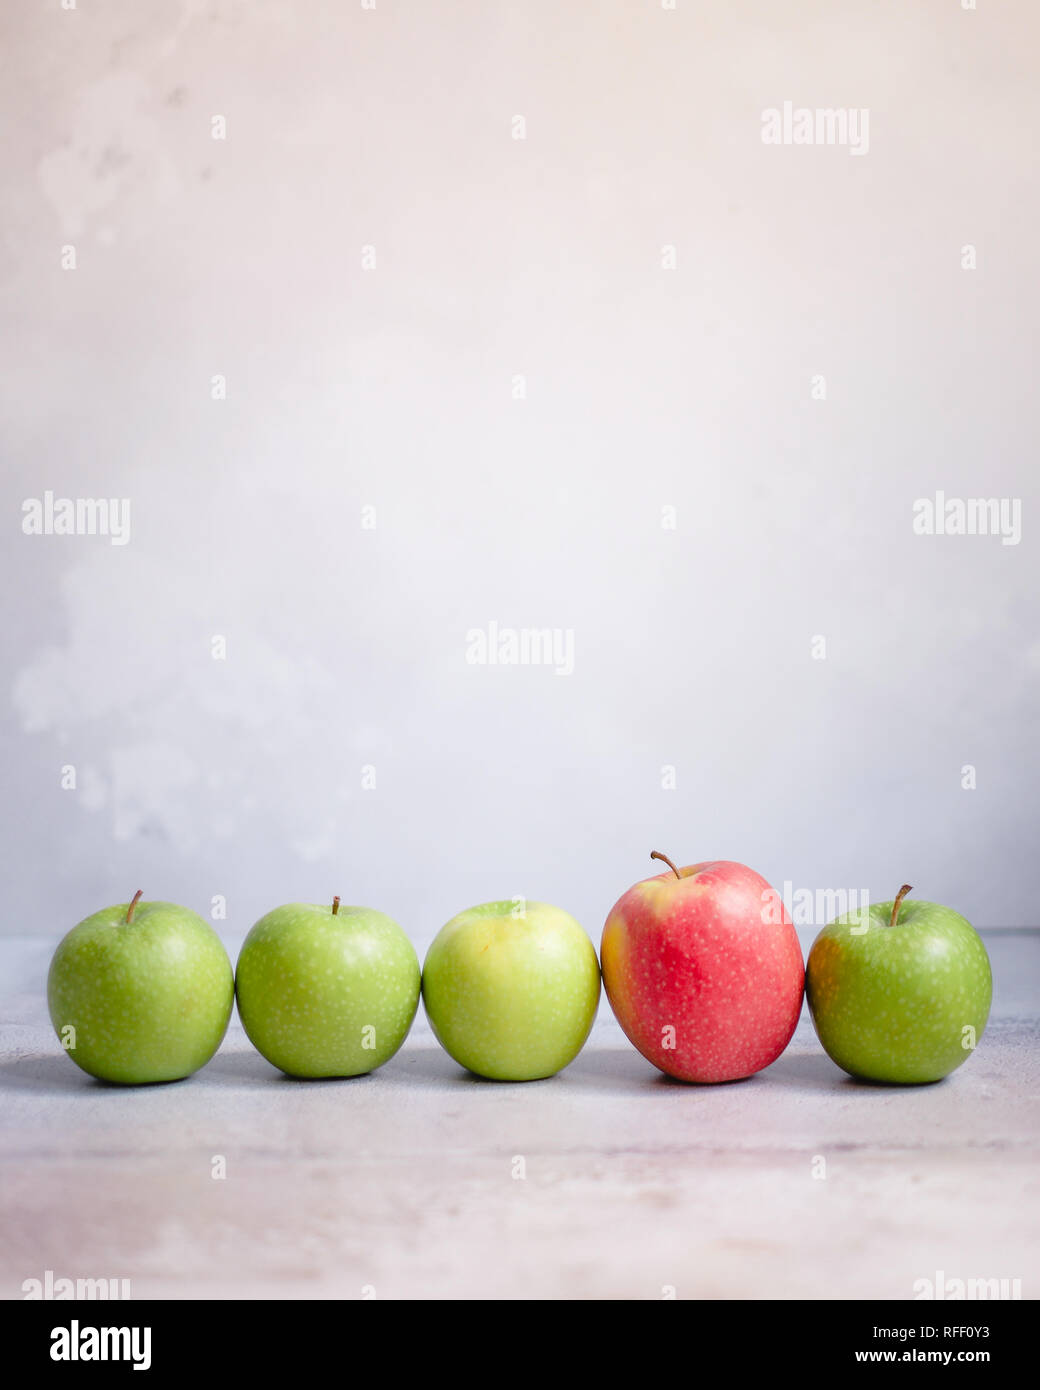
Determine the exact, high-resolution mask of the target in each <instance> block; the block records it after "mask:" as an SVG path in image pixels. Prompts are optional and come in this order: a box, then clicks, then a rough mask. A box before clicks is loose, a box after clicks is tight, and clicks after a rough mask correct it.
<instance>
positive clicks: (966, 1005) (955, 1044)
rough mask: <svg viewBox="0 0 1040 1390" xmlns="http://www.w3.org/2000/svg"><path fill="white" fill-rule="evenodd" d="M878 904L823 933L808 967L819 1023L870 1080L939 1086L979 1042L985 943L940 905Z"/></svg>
mask: <svg viewBox="0 0 1040 1390" xmlns="http://www.w3.org/2000/svg"><path fill="white" fill-rule="evenodd" d="M910 891H911V889H910V886H909V885H908V884H904V885H903V887H902V888H901V889H900V891H899V894H898V895H897V896H896V898H895V899H894V900H893V901H892V902H885V903H872V904H871V905H870V906H869V907H868V908H861V909H859V910H858V911H855V912H849V913H846V914H845V915H844V916H843V917H839V918H837V920H836V921H834V922H831V923H830V925H829V926H826V927H824V929H823V930H822V931H821V932H820V934H819V936H818V937H817V938H816V940H815V941H814V942H813V945H812V949H811V951H810V952H809V960H808V963H807V965H806V967H805V995H806V999H807V1000H808V1003H809V1012H810V1013H811V1015H812V1020H813V1025H814V1026H815V1028H816V1032H817V1035H818V1037H819V1039H820V1042H821V1043H822V1044H823V1047H824V1050H825V1051H826V1053H827V1055H828V1056H829V1057H830V1058H831V1059H832V1061H834V1062H837V1064H838V1066H839V1067H841V1068H842V1069H843V1070H844V1071H847V1072H849V1073H850V1075H852V1076H859V1077H863V1078H865V1079H866V1080H869V1081H889V1082H900V1083H903V1084H904V1085H905V1084H915V1083H916V1084H920V1083H922V1082H928V1081H939V1080H941V1079H942V1077H944V1076H948V1075H949V1073H950V1072H951V1071H953V1070H954V1069H955V1068H956V1067H959V1066H960V1065H961V1064H962V1063H963V1062H966V1061H967V1060H968V1058H969V1057H970V1056H971V1054H972V1051H973V1050H974V1048H975V1044H976V1043H977V1042H978V1040H979V1039H980V1038H981V1037H982V1034H983V1030H984V1029H985V1027H986V1021H987V1019H988V1018H989V1006H990V1002H991V1000H992V996H993V976H992V974H991V972H990V964H989V956H988V955H987V953H986V947H985V946H984V945H983V943H982V938H981V937H980V936H979V934H978V932H977V931H976V930H975V928H974V927H973V926H972V925H971V923H970V922H968V921H966V920H965V918H963V917H962V916H961V915H960V913H958V912H954V911H953V910H952V908H949V907H940V906H939V905H938V903H928V902H904V901H903V899H904V898H905V897H906V895H907V893H909V892H910Z"/></svg>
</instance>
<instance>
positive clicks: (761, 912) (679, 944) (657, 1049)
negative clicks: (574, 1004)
mask: <svg viewBox="0 0 1040 1390" xmlns="http://www.w3.org/2000/svg"><path fill="white" fill-rule="evenodd" d="M651 857H652V858H654V859H661V860H663V861H664V862H665V863H666V864H668V865H669V870H668V872H667V873H663V874H657V875H656V876H655V877H654V878H647V879H644V880H643V882H642V883H637V884H636V885H635V887H633V888H630V889H629V890H628V892H627V893H626V894H625V895H624V897H622V898H620V899H619V900H618V902H617V903H615V905H614V907H613V908H612V909H611V912H610V915H609V916H608V918H607V922H606V926H605V927H604V928H603V942H602V946H601V949H600V958H601V963H602V967H603V984H604V987H605V989H606V992H607V998H608V999H609V1000H610V1005H611V1008H612V1009H613V1010H614V1013H615V1014H616V1015H617V1019H618V1022H619V1023H620V1024H621V1027H622V1028H623V1029H624V1031H625V1033H626V1034H627V1036H628V1037H629V1039H630V1040H631V1042H632V1043H633V1044H634V1045H635V1046H636V1047H637V1048H638V1049H639V1051H640V1052H641V1053H642V1054H643V1056H644V1057H646V1058H647V1059H648V1060H649V1061H651V1062H653V1064H654V1066H655V1067H660V1069H661V1070H662V1071H663V1072H666V1073H667V1074H668V1075H669V1076H675V1077H678V1078H679V1079H680V1080H681V1081H736V1080H737V1079H738V1078H740V1077H742V1076H752V1075H753V1074H754V1073H755V1072H756V1071H761V1070H762V1068H763V1067H768V1066H769V1064H770V1062H774V1061H776V1059H777V1057H779V1056H780V1054H781V1052H783V1050H784V1048H785V1047H786V1046H787V1044H788V1043H789V1042H790V1040H791V1035H792V1033H793V1032H794V1030H795V1025H796V1024H797V1022H798V1015H799V1013H800V1012H801V1007H802V994H803V992H804V987H805V968H804V966H803V964H802V951H801V947H800V946H799V944H798V937H797V935H796V933H795V929H794V926H793V925H792V923H791V919H790V917H789V916H788V915H787V912H786V910H785V908H784V905H783V901H782V900H781V898H780V895H779V894H778V893H777V892H776V890H775V889H774V888H770V886H769V884H768V883H767V882H766V881H765V879H764V878H762V877H760V876H759V875H758V874H756V873H755V872H754V871H753V870H751V869H749V868H747V867H746V866H745V865H744V864H734V863H731V862H730V861H728V860H725V859H719V860H715V861H714V862H712V863H707V864H692V865H690V866H689V867H688V868H685V869H681V870H680V869H677V868H676V867H675V866H674V864H672V861H671V860H670V859H667V858H666V857H665V856H664V855H663V854H658V853H657V852H656V850H655V851H654V853H653V855H652V856H651Z"/></svg>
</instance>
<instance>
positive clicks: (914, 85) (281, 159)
mask: <svg viewBox="0 0 1040 1390" xmlns="http://www.w3.org/2000/svg"><path fill="white" fill-rule="evenodd" d="M2 24H3V28H4V31H5V32H4V35H3V44H2V51H3V53H4V57H3V59H2V62H3V74H2V80H0V115H2V120H3V126H4V129H5V132H6V138H5V141H4V152H3V162H4V174H3V184H2V197H3V207H2V216H0V236H2V238H3V241H2V247H0V252H2V254H0V314H2V320H3V324H4V332H3V348H2V351H3V359H2V363H0V367H2V370H0V392H2V429H3V459H4V463H3V499H2V500H3V516H4V518H5V521H4V535H5V537H6V540H5V544H4V545H3V548H2V557H0V565H2V572H0V583H2V585H3V591H4V594H5V596H6V600H7V601H6V604H5V612H6V618H7V621H6V623H5V627H4V651H3V660H4V669H5V676H4V681H3V689H4V699H3V701H2V705H0V740H2V756H3V764H4V767H5V771H6V773H7V779H8V790H7V795H6V796H5V799H4V805H5V813H4V823H3V839H4V847H5V892H6V899H7V904H6V905H7V910H6V912H5V913H4V914H3V920H2V924H0V927H2V930H3V931H6V932H18V933H24V932H40V933H53V934H60V933H61V932H63V931H65V930H66V929H67V928H68V927H70V926H72V925H73V924H74V923H75V922H76V921H78V920H79V919H80V918H82V917H83V916H85V915H86V914H88V913H89V912H92V911H94V910H96V909H98V908H99V907H102V906H104V905H106V904H108V903H112V902H117V901H121V900H122V901H125V900H127V899H128V898H129V897H130V896H131V894H132V893H133V892H134V890H135V889H137V888H139V887H140V888H143V889H144V892H145V896H146V897H149V898H168V899H173V900H177V901H183V902H186V903H188V904H190V905H191V906H193V907H195V908H196V909H198V910H199V911H202V912H203V913H207V914H208V912H209V910H210V903H211V899H212V898H213V896H214V895H218V894H220V895H224V896H226V898H227V903H228V916H227V920H226V923H223V924H218V925H221V929H222V930H224V931H225V932H226V933H228V934H229V935H230V934H241V933H242V932H244V931H245V930H247V929H248V927H249V925H250V924H251V922H252V921H253V920H255V918H256V917H258V916H259V915H261V914H262V913H263V912H265V911H267V910H268V909H269V908H271V907H273V906H275V905H277V904H278V903H281V902H285V901H290V900H294V899H305V900H323V899H327V898H330V897H331V896H332V894H333V893H339V894H341V895H342V896H343V897H344V899H345V900H348V901H353V902H358V903H367V904H371V905H373V906H378V907H380V908H382V909H384V910H385V911H388V912H390V913H391V914H393V915H394V916H396V917H397V918H398V919H399V920H400V921H401V923H402V924H403V925H404V926H405V927H406V929H407V930H408V931H409V932H410V934H411V935H412V937H413V939H414V940H415V941H416V943H417V945H419V946H420V949H421V948H422V946H423V945H424V944H425V943H426V942H428V941H429V939H430V938H431V937H432V935H433V934H434V932H435V931H436V930H437V929H438V928H439V926H440V925H441V924H442V923H443V922H444V921H446V920H447V919H448V918H449V917H451V916H452V915H453V914H454V913H455V912H457V911H458V910H460V909H462V908H464V907H467V906H470V905H471V904H473V903H475V902H480V901H483V900H486V899H489V898H497V897H500V896H511V895H513V894H525V895H529V896H530V897H533V898H544V899H548V900H550V901H555V902H558V903H559V904H560V905H561V906H564V907H566V908H568V909H569V910H570V911H572V912H574V913H575V914H576V915H577V916H578V917H579V919H580V920H581V921H582V922H583V923H584V924H585V926H586V927H587V928H588V929H589V931H590V933H591V934H592V935H593V937H594V938H596V939H597V940H598V935H599V931H600V928H601V926H602V922H603V919H604V917H605V915H606V913H607V910H608V909H609V907H610V906H611V904H612V903H613V902H614V901H615V899H616V898H617V897H618V896H620V894H621V893H622V892H623V891H624V890H625V889H626V888H627V887H628V886H629V885H630V884H631V883H632V882H634V881H635V880H636V879H638V878H641V877H644V876H646V875H647V874H648V873H649V872H651V870H652V868H653V867H655V866H651V864H650V861H649V859H648V854H649V851H650V850H651V849H652V848H660V849H662V850H664V851H666V852H668V853H669V854H671V855H672V856H673V857H675V858H677V859H678V860H680V861H682V862H687V863H689V862H694V861H696V860H700V859H706V858H733V859H739V860H743V861H744V862H746V863H749V864H751V865H752V866H753V867H754V868H756V869H757V870H758V871H759V872H761V873H762V874H764V875H765V876H766V877H767V878H768V879H769V880H770V881H771V882H773V883H774V884H775V885H776V886H777V887H780V886H781V885H782V883H783V882H784V881H785V880H788V881H791V882H792V883H793V884H794V885H795V887H796V888H806V887H808V888H813V889H815V888H817V887H829V888H856V889H867V890H869V891H870V893H871V894H872V895H873V896H874V897H875V898H884V897H891V896H892V894H893V893H894V892H895V891H896V889H897V888H898V886H899V885H900V884H901V883H903V882H904V881H906V882H910V883H912V884H913V885H914V887H915V890H916V893H917V895H918V896H920V897H926V898H933V899H936V900H939V901H942V902H946V903H948V904H950V905H951V906H954V907H956V908H958V909H959V910H960V911H962V912H963V913H964V914H965V915H967V916H968V917H969V918H970V919H971V920H972V921H974V922H975V923H976V924H977V925H979V926H983V927H984V926H993V925H1004V926H1007V925H1012V926H1014V925H1022V924H1026V923H1030V922H1035V921H1036V909H1035V906H1034V897H1035V887H1034V885H1035V868H1034V863H1035V835H1036V811H1037V792H1036V788H1037V785H1038V780H1040V766H1038V762H1040V759H1038V753H1037V740H1036V734H1037V714H1036V711H1037V693H1038V684H1040V636H1038V629H1037V622H1036V619H1037V581H1038V577H1040V575H1038V567H1037V560H1036V550H1035V546H1034V542H1033V534H1034V533H1033V524H1034V517H1035V516H1036V515H1037V512H1036V502H1037V486H1036V481H1035V478H1036V438H1037V428H1036V427H1037V413H1038V407H1037V398H1036V391H1035V375H1036V359H1035V326H1036V321H1037V317H1038V315H1037V308H1038V305H1037V299H1038V288H1037V285H1038V280H1037V275H1036V244H1037V239H1036V232H1037V225H1038V219H1037V212H1038V207H1037V201H1038V199H1037V178H1036V161H1035V152H1034V150H1033V143H1034V139H1033V137H1034V133H1035V131H1036V129H1037V125H1038V120H1040V89H1038V84H1037V81H1036V76H1037V74H1036V58H1035V54H1036V42H1037V39H1038V38H1040V21H1038V19H1037V13H1036V10H1035V7H1033V6H1032V5H1030V4H1029V3H1028V0H1010V2H1009V3H1002V4H996V3H993V0H979V8H978V10H977V11H974V12H971V11H965V10H963V9H962V8H961V6H960V4H959V3H957V0H927V3H917V4H915V5H913V6H896V5H885V6H879V5H877V4H876V3H874V0H858V2H857V0H843V3H842V4H840V5H834V4H833V3H831V2H830V0H800V3H798V4H796V5H794V6H777V5H776V4H775V3H773V2H772V0H768V2H767V0H758V2H755V3H751V2H750V0H746V2H745V3H741V4H735V5H727V4H713V5H705V4H700V3H697V4H695V3H693V0H676V9H675V10H674V11H668V10H664V9H662V8H661V6H660V5H659V4H658V3H655V0H625V3H602V4H596V5H585V4H578V3H564V4H560V3H558V0H553V2H552V3H549V0H528V3H525V4H524V5H508V6H507V5H504V4H491V5H488V4H486V3H482V0H440V3H419V2H418V0H408V2H407V3H406V2H405V0H400V2H399V3H395V2H394V0H378V3H377V7H376V9H375V10H373V11H366V10H363V9H362V8H361V6H360V4H358V3H320V4H319V3H309V4H307V5H305V6H299V5H296V4H291V3H281V2H279V3H274V2H273V0H268V2H265V0H253V2H252V3H248V4H246V3H230V2H228V0H223V2H218V3H212V4H210V3H203V0H191V3H181V4H179V5H177V4H168V5H161V6H158V5H152V6H145V7H142V6H141V5H139V4H134V3H131V0H120V2H119V3H97V2H93V3H89V4H88V3H85V0H83V2H81V3H80V5H79V7H78V8H77V9H76V10H75V11H63V10H62V9H61V7H60V5H59V3H58V0H50V3H48V4H45V5H33V6H18V7H10V8H8V9H7V10H6V11H5V13H4V16H3V19H2ZM785 100H791V101H793V102H794V103H795V104H796V105H804V106H810V107H816V106H823V107H857V108H859V107H865V108H868V109H869V112H870V127H869V129H870V148H869V153H868V154H866V155H865V156H863V157H856V156H853V155H851V154H850V152H849V150H848V149H845V148H834V147H823V148H821V147H796V148H792V147H774V146H767V145H764V144H763V143H762V140H761V136H760V132H761V113H762V111H763V109H765V108H768V107H775V106H780V105H781V104H782V103H783V102H784V101H785ZM214 115H222V116H224V117H225V119H226V122H227V139H226V140H225V141H217V140H213V139H212V138H211V121H212V118H213V116H214ZM516 115H522V116H523V117H524V118H525V121H526V139H524V140H514V139H513V138H512V134H511V131H512V125H511V123H512V121H513V118H514V116H516ZM966 244H971V245H973V246H975V247H976V250H977V257H978V268H977V269H976V270H974V271H965V270H963V269H962V268H961V256H962V250H961V248H962V247H963V246H964V245H966ZM66 245H74V246H75V248H76V253H77V268H76V269H75V270H74V271H66V270H62V268H61V251H62V247H63V246H66ZM366 245H371V246H373V247H374V248H375V252H376V258H377V264H376V268H375V269H374V270H365V269H363V268H362V248H363V247H364V246H366ZM665 246H674V247H675V251H676V257H677V268H676V269H675V270H674V271H669V270H665V269H662V247H665ZM215 374H221V375H224V376H226V378H227V383H228V388H227V389H228V394H227V399H226V400H225V401H213V400H211V398H210V380H211V377H213V376H214V375H215ZM516 374H523V375H524V376H525V377H526V383H527V399H526V400H523V401H516V400H514V399H512V388H513V378H514V376H515V375H516ZM815 374H823V375H824V376H825V377H826V382H827V399H826V400H825V401H820V400H814V399H812V397H811V383H812V378H813V376H814V375H815ZM45 489H51V490H53V491H54V492H55V493H56V494H57V495H59V496H62V495H64V496H71V497H77V496H82V497H100V496H112V497H127V498H129V499H130V501H131V508H132V538H131V541H130V543H129V544H128V545H126V546H124V547H115V546H112V545H110V544H109V543H108V542H107V541H106V540H105V539H103V538H100V537H90V536H82V537H78V536H74V537H58V536H48V537H32V536H25V535H23V534H22V530H21V520H22V504H23V502H24V501H25V499H27V498H31V497H40V496H42V494H43V492H44V490H45ZM936 489H942V490H944V491H945V492H946V493H947V495H949V496H961V497H971V496H987V497H989V496H992V497H1015V498H1018V499H1021V504H1022V519H1023V523H1022V539H1021V543H1020V544H1018V545H1017V546H1004V545H1002V544H1001V542H1000V540H999V538H997V537H992V536H990V537H986V536H967V537H924V536H915V535H914V534H913V530H912V508H913V503H914V500H915V499H916V498H918V497H927V496H931V495H932V494H934V492H935V490H936ZM366 506H371V507H375V509H376V526H375V529H374V530H366V529H363V527H362V524H361V523H362V509H363V508H364V507H366ZM668 506H672V507H675V508H676V509H677V511H676V516H677V528H676V530H675V531H674V532H672V531H668V530H664V529H662V527H661V517H662V508H664V507H668ZM491 621H495V622H497V623H498V624H499V625H500V626H503V627H516V628H524V627H538V628H543V627H549V628H561V629H573V633H574V643H575V663H576V664H575V671H574V674H573V675H570V676H557V675H555V674H554V673H553V671H552V670H551V669H549V668H546V667H537V666H536V667H514V668H502V667H498V668H496V667H480V666H470V665H467V663H466V634H467V631H468V630H469V629H472V628H481V627H483V628H486V626H487V625H488V623H489V622H491ZM216 634H220V635H222V636H224V637H225V638H226V640H227V659H226V661H223V662H220V661H215V660H213V659H212V657H211V641H212V638H213V636H214V635H216ZM816 635H822V636H824V637H825V638H826V642H827V656H826V660H822V661H821V660H814V659H813V658H812V654H811V643H812V639H813V637H814V636H816ZM965 764H972V765H973V766H974V767H975V768H976V769H977V783H978V785H977V789H976V790H974V791H966V790H963V789H962V786H961V769H962V767H963V766H964V765H965ZM66 765H73V766H74V767H75V768H76V775H77V788H76V790H74V791H69V790H62V787H61V769H62V767H63V766H66ZM365 765H371V766H372V767H374V768H375V773H376V787H375V789H374V790H363V789H362V785H361V779H362V768H363V767H364V766H365ZM667 765H671V766H674V768H675V776H676V783H677V785H676V788H675V790H665V789H663V788H662V768H663V767H665V766H667ZM815 930H816V926H815V925H813V926H810V927H808V928H807V929H806V930H804V931H803V937H804V938H805V939H809V938H811V936H812V934H813V933H814V932H815Z"/></svg>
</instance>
